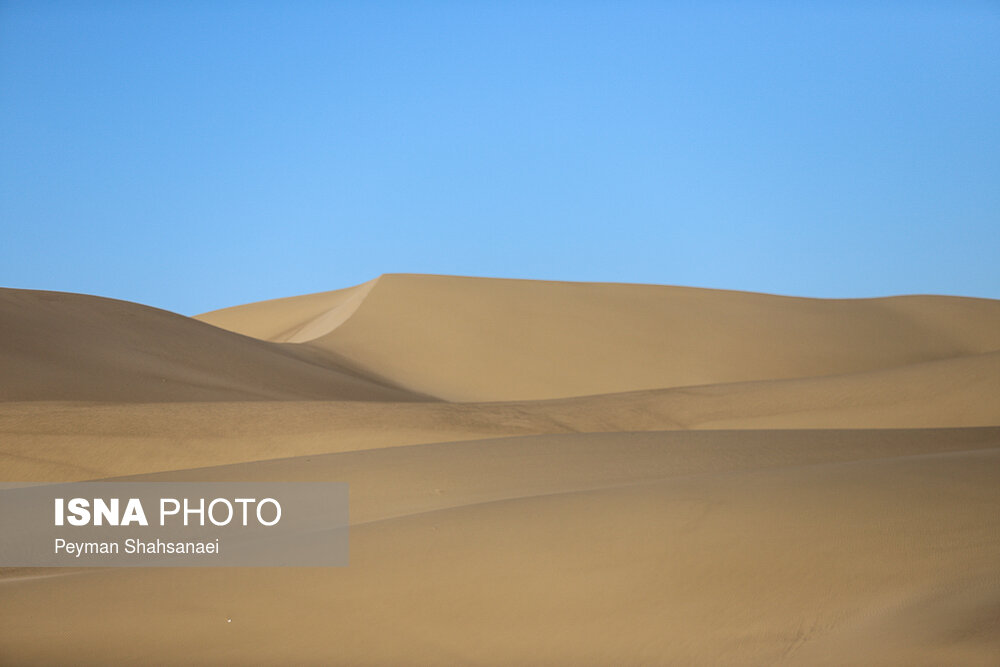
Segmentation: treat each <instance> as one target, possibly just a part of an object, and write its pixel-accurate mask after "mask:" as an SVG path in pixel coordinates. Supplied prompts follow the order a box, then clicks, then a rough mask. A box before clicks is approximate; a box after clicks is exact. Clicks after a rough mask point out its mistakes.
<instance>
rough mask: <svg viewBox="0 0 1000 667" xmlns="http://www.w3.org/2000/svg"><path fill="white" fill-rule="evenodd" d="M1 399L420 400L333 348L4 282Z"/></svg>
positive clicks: (0, 300) (0, 335)
mask: <svg viewBox="0 0 1000 667" xmlns="http://www.w3.org/2000/svg"><path fill="white" fill-rule="evenodd" d="M0 319H2V321H3V330H2V333H0V343H2V345H0V354H2V355H3V357H2V359H3V367H4V373H3V374H2V375H0V400H5V401H18V400H29V401H31V400H73V401H123V402H144V401H178V400H196V401H197V400H240V399H243V400H246V399H262V398H265V399H290V398H298V399H302V398H346V399H358V400H396V401H400V400H403V401H405V400H417V399H418V397H417V396H415V395H413V394H412V393H409V392H406V391H403V390H400V389H398V388H394V387H390V386H387V385H385V384H382V383H378V382H376V381H373V380H372V379H370V378H366V377H362V376H359V375H358V374H356V373H354V372H351V371H347V370H345V369H343V368H340V367H338V366H337V365H336V362H335V361H334V360H333V359H332V357H331V356H330V355H323V354H319V353H316V352H315V351H311V350H308V349H305V348H302V347H292V346H282V345H275V344H271V343H265V342H262V341H259V340H255V339H252V338H247V337H245V336H239V335H235V334H232V333H229V332H225V331H222V330H220V329H217V328H215V327H210V326H205V325H204V324H202V323H200V322H197V321H194V320H192V319H190V318H186V317H182V316H180V315H175V314H173V313H168V312H166V311H162V310H157V309H155V308H149V307H147V306H140V305H138V304H133V303H125V302H121V301H114V300H111V299H101V298H98V297H92V296H84V295H80V294H63V293H57V292H37V291H31V290H10V289H2V290H0Z"/></svg>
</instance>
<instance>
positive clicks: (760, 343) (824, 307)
mask: <svg viewBox="0 0 1000 667" xmlns="http://www.w3.org/2000/svg"><path fill="white" fill-rule="evenodd" d="M361 287H364V288H365V291H361V290H360V288H361ZM354 289H355V290H358V291H355V292H352V293H351V294H350V295H342V294H340V293H337V295H336V298H334V297H331V296H329V295H330V294H331V293H326V294H325V295H311V296H310V297H294V298H293V299H289V300H278V301H272V302H262V303H260V304H251V305H249V306H242V307H236V308H233V309H227V310H226V311H216V312H215V313H206V314H204V315H200V316H198V317H199V319H201V320H202V321H205V322H209V323H211V324H216V325H218V326H222V327H233V330H235V331H238V332H240V333H244V334H247V335H260V334H261V333H263V332H265V328H264V327H263V326H262V324H261V323H262V322H264V321H267V322H273V323H275V324H274V325H273V326H272V328H273V329H280V330H281V331H283V332H286V334H287V332H289V331H294V332H295V334H294V341H295V342H299V343H303V344H304V345H305V346H307V347H311V348H315V349H321V350H325V351H330V352H335V353H336V354H338V355H341V356H342V357H343V358H344V359H347V360H350V361H352V362H354V363H356V364H358V366H359V368H363V369H365V370H366V371H370V372H374V373H377V374H378V375H379V376H381V377H385V378H392V380H393V381H395V382H397V383H398V384H400V385H401V386H405V387H408V388H410V389H412V390H415V391H418V392H422V393H425V394H430V395H433V396H438V397H440V398H444V399H447V400H453V401H511V400H536V399H547V398H563V397H568V396H580V395H588V394H608V393H617V392H624V391H634V390H639V389H661V388H667V387H683V386H693V385H708V384H721V383H731V382H746V381H756V380H772V379H789V378H803V377H814V376H824V375H839V374H844V373H860V372H866V371H872V370H878V369H885V368H892V367H898V366H904V365H908V364H912V363H918V362H926V361H933V360H937V359H948V358H953V357H959V356H965V355H971V354H981V353H984V352H991V351H994V350H1000V303H998V302H995V301H990V300H985V299H967V298H961V297H939V296H904V297H889V298H883V299H855V300H849V299H848V300H824V299H806V298H795V297H783V296H773V295H767V294H755V293H748V292H727V291H722V290H708V289H698V288H686V287H668V286H658V285H629V284H611V283H560V282H549V281H531V280H506V279H490V278H462V277H454V276H431V275H410V274H387V275H384V276H381V277H380V278H379V279H377V280H376V281H372V282H369V283H365V285H363V286H359V287H358V288H354ZM349 296H350V297H353V298H354V299H353V300H351V302H350V303H349V305H348V307H349V310H348V311H347V312H346V313H344V314H343V315H342V314H341V311H340V308H341V307H342V306H341V304H342V303H346V301H347V299H348V297H349ZM306 299H309V301H308V303H309V304H310V305H311V306H316V305H318V304H319V303H320V302H322V303H323V304H324V305H329V304H332V305H329V310H327V311H322V312H321V311H318V310H309V311H308V313H306V314H305V315H304V316H302V315H301V313H300V309H301V308H302V307H303V304H305V303H306V301H305V300H306ZM319 322H322V325H318V324H317V323H319ZM314 324H316V326H312V325H314ZM286 334H282V336H285V335H286ZM265 337H266V336H265ZM270 339H271V340H277V338H270ZM283 339H285V340H292V338H291V336H286V337H285V338H283Z"/></svg>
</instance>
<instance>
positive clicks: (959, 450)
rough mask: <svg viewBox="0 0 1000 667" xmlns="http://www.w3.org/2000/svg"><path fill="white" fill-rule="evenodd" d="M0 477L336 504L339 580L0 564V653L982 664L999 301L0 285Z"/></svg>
mask: <svg viewBox="0 0 1000 667" xmlns="http://www.w3.org/2000/svg"><path fill="white" fill-rule="evenodd" d="M0 323H2V327H0V342H2V346H0V364H2V369H3V372H2V374H0V479H2V480H5V481H66V480H84V479H108V478H127V479H149V480H168V479H169V480H234V481H235V480H331V481H347V482H349V483H350V485H351V561H350V565H349V566H347V567H342V568H308V569H295V568H246V569H243V568H232V569H227V568H223V569H154V570H142V569H103V570H43V569H19V570H14V569H8V570H0V664H68V663H72V664H150V663H155V664H351V665H355V664H357V665H399V664H413V665H449V664H460V665H467V664H482V665H512V664H532V665H640V664H652V665H663V664H683V665H688V664H704V665H718V664H732V665H758V664H790V665H796V664H801V665H852V664H856V665H942V664H949V665H952V664H954V665H963V664H968V665H995V664H1000V302H997V301H991V300H983V299H968V298H961V297H943V296H903V297H892V298H885V299H865V300H815V299H801V298H791V297H782V296H772V295H763V294H752V293H743V292H725V291H717V290H702V289H693V288H682V287H663V286H649V285H622V284H584V283H554V282H541V281H512V280H497V279H483V278H458V277H446V276H419V275H385V276H381V277H380V278H378V279H376V280H373V281H370V282H368V283H365V284H363V285H359V286H357V287H353V288H348V289H342V290H336V291H333V292H324V293H320V294H315V295H306V296H302V297H293V298H289V299H278V300H274V301H267V302H260V303H255V304H248V305H246V306H237V307H234V308H228V309H225V310H221V311H215V312H213V313H206V314H204V315H200V316H197V317H195V318H187V317H183V316H180V315H176V314H172V313H167V312H165V311H160V310H156V309H153V308H149V307H146V306H141V305H138V304H131V303H124V302H118V301H113V300H108V299H100V298H97V297H90V296H85V295H75V294H62V293H50V292H33V291H26V290H2V291H0Z"/></svg>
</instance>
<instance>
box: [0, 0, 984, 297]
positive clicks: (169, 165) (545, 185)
mask: <svg viewBox="0 0 1000 667" xmlns="http://www.w3.org/2000/svg"><path fill="white" fill-rule="evenodd" d="M0 224H2V237H0V285H2V286H6V287H27V288H39V289H54V290H63V291H73V292H86V293H91V294H100V295H104V296H111V297H115V298H122V299H128V300H132V301H139V302H143V303H147V304H150V305H155V306H159V307H163V308H168V309H171V310H175V311H178V312H182V313H185V314H193V313H196V312H201V311H204V310H208V309H212V308H218V307H222V306H227V305H233V304H236V303H243V302H247V301H255V300H259V299H265V298H272V297H278V296H289V295H292V294H301V293H305V292H314V291H321V290H327V289H334V288H338V287H343V286H347V285H351V284H355V283H359V282H362V281H365V280H368V279H370V278H372V277H374V276H376V275H378V274H380V273H385V272H420V273H449V274H465V275H486V276H505V277H522V278H544V279H559V280H588V281H589V280H600V281H623V282H650V283H667V284H682V285H696V286H706V287H721V288H733V289H745V290H754V291H765V292H777V293H784V294H797V295H808V296H825V297H833V296H836V297H840V296H844V297H847V296H875V295H885V294H897V293H913V292H920V293H948V294H962V295H968V296H984V297H991V298H1000V268H998V260H1000V3H998V2H962V1H960V0H950V1H944V2H936V3H935V2H920V1H917V0H914V1H908V2H896V3H893V2H855V3H852V2H840V1H836V2H835V1H833V0H831V1H830V2H809V1H805V2H803V1H799V2H711V1H707V2H706V1H700V2H694V1H692V2H668V1H663V2H650V3H639V2H632V3H629V2H610V1H609V2H512V3H506V2H500V3H498V2H441V3H434V2H406V3H398V4H395V3H382V2H368V3H361V2H358V3H335V2H303V1H294V0H293V1H289V2H277V1H276V2H270V3H250V2H232V3H223V2H166V1H163V2H145V1H144V2H106V3H102V2H82V3H81V2H44V1H40V0H35V1H32V2H3V3H2V4H0Z"/></svg>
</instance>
